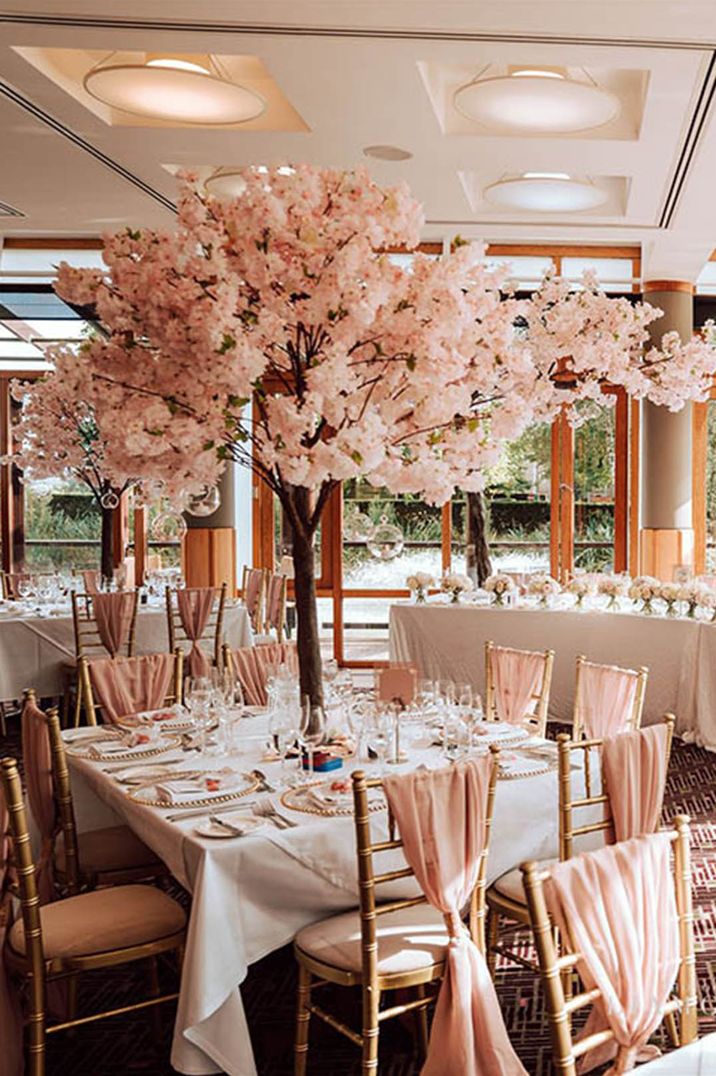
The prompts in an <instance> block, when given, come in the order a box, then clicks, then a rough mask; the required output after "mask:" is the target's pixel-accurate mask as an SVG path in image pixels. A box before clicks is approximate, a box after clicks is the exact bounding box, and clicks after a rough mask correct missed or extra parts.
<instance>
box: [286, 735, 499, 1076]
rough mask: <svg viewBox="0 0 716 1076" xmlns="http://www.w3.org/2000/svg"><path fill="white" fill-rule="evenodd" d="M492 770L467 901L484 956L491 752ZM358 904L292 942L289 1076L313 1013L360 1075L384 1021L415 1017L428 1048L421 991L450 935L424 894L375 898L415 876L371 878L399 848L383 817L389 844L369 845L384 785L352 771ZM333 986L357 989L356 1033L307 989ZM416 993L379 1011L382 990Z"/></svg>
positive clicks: (401, 871)
mask: <svg viewBox="0 0 716 1076" xmlns="http://www.w3.org/2000/svg"><path fill="white" fill-rule="evenodd" d="M491 751H492V753H493V756H494V766H493V768H492V775H491V778H490V785H489V789H488V796H487V810H486V813H485V825H486V836H485V847H484V849H483V851H482V854H481V856H480V866H479V873H478V879H477V883H476V885H475V888H474V890H473V892H472V895H471V899H470V912H469V925H470V934H471V935H472V939H473V941H474V942H475V944H476V945H477V946H478V948H479V949H480V950H481V951H482V952H483V953H484V951H485V933H484V918H485V867H486V863H487V853H488V849H489V843H490V842H489V836H490V827H491V823H492V812H493V808H494V802H495V787H496V784H497V772H498V769H499V750H498V749H497V748H495V747H492V748H491ZM352 780H353V803H354V814H355V832H356V849H357V855H358V882H359V891H360V907H359V909H358V910H357V911H354V912H346V913H345V914H344V915H337V916H333V917H332V918H331V919H328V920H323V921H322V922H320V923H313V924H312V925H311V926H308V927H305V928H304V929H303V930H301V931H299V933H298V934H297V935H296V938H295V941H294V954H295V956H296V960H297V961H298V1006H297V1017H296V1044H295V1065H294V1073H295V1076H305V1072H306V1063H307V1060H308V1031H309V1021H310V1018H311V1016H312V1015H313V1016H317V1017H318V1018H319V1019H321V1020H323V1021H324V1022H325V1023H327V1024H329V1025H330V1026H331V1027H332V1028H333V1029H334V1030H335V1031H339V1032H340V1033H341V1034H342V1035H344V1036H345V1037H346V1038H348V1039H350V1041H351V1042H353V1043H355V1045H356V1046H358V1047H360V1048H361V1050H362V1051H363V1063H362V1072H363V1073H365V1074H368V1073H373V1074H374V1073H376V1072H377V1069H378V1038H379V1033H380V1025H381V1024H382V1023H383V1021H384V1020H388V1019H390V1018H392V1017H395V1016H402V1015H404V1014H406V1013H415V1014H416V1016H418V1017H419V1018H420V1035H421V1040H422V1046H423V1048H426V1046H427V1037H428V1036H427V1030H428V1029H427V1007H428V1006H429V1005H431V1004H432V1002H433V1001H434V1000H435V998H436V996H437V993H436V992H432V993H430V994H428V992H427V991H426V986H428V985H429V984H430V983H435V982H439V980H440V979H441V978H442V976H443V973H444V967H445V950H446V947H447V945H448V944H449V933H448V930H447V927H446V924H445V922H444V919H443V916H442V915H441V914H440V912H438V911H437V909H435V908H433V907H431V905H430V904H429V903H428V901H427V898H426V897H425V896H424V895H422V894H421V895H419V896H415V897H407V898H403V899H393V900H389V899H386V900H383V901H379V900H378V894H377V890H378V888H379V887H380V886H383V885H388V884H390V883H392V882H397V881H399V880H400V879H406V878H410V877H414V872H413V869H412V867H407V866H406V867H401V868H398V869H396V870H389V871H384V872H383V873H382V874H376V873H375V869H374V862H373V857H374V856H375V855H376V854H379V853H382V852H389V851H394V850H395V849H398V848H402V847H403V842H402V840H401V839H400V837H399V836H396V835H395V828H396V827H395V822H394V819H393V818H392V816H391V815H389V832H388V840H384V841H373V840H372V837H371V817H370V815H371V812H370V809H369V804H368V793H369V790H370V789H375V788H382V785H383V782H382V780H381V778H380V777H371V778H369V777H366V775H365V773H363V771H361V770H358V771H356V772H355V773H353V775H352ZM328 983H331V984H334V985H337V986H354V987H360V989H361V993H362V1014H363V1020H362V1029H361V1031H360V1032H358V1031H355V1030H354V1029H353V1028H352V1027H350V1026H349V1025H348V1024H346V1023H344V1022H343V1021H342V1020H340V1019H339V1018H338V1017H336V1016H333V1015H332V1013H329V1012H327V1011H326V1010H325V1009H324V1008H323V1007H322V1006H320V1005H318V1004H316V1002H315V1001H314V1000H313V991H315V990H316V989H318V988H320V987H321V986H325V985H326V984H328ZM405 989H415V990H416V991H417V998H416V999H415V1000H413V1001H406V1002H402V1003H398V1004H395V1005H393V1006H391V1007H390V1008H387V1009H383V1010H381V1009H380V1000H381V995H382V994H383V993H385V991H388V990H405Z"/></svg>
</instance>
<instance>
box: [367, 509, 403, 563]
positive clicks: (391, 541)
mask: <svg viewBox="0 0 716 1076" xmlns="http://www.w3.org/2000/svg"><path fill="white" fill-rule="evenodd" d="M366 545H367V546H368V551H369V552H370V554H371V555H372V556H374V557H375V558H376V559H377V560H393V559H394V558H395V557H399V556H400V554H401V553H402V552H403V546H404V545H405V535H404V534H403V532H402V531H401V529H400V527H396V526H395V524H393V523H389V522H388V517H387V516H381V517H380V523H378V524H377V526H375V527H374V528H373V532H372V534H371V535H370V537H369V538H368V541H367V542H366Z"/></svg>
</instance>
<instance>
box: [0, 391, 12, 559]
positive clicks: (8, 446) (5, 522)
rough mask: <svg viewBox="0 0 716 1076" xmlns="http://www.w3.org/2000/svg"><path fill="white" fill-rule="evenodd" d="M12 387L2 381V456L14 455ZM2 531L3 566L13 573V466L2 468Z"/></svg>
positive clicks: (0, 506)
mask: <svg viewBox="0 0 716 1076" xmlns="http://www.w3.org/2000/svg"><path fill="white" fill-rule="evenodd" d="M10 417H11V416H10V386H9V382H8V380H7V378H3V379H2V380H0V455H3V456H11V455H12V433H11V430H10ZM0 529H1V531H2V566H3V570H4V571H6V572H11V571H13V569H14V567H15V564H14V561H15V558H14V555H13V554H14V550H13V529H14V528H13V496H12V466H11V465H8V466H6V467H0Z"/></svg>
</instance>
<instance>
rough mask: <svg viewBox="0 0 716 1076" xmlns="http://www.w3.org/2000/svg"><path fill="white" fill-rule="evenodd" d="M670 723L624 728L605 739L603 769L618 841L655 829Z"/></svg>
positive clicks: (657, 822) (659, 816) (661, 801)
mask: <svg viewBox="0 0 716 1076" xmlns="http://www.w3.org/2000/svg"><path fill="white" fill-rule="evenodd" d="M668 735H669V733H668V729H667V727H666V725H664V724H660V725H650V726H649V728H646V729H634V730H633V731H632V732H623V733H621V734H620V735H619V736H614V737H612V738H610V739H608V740H605V741H604V745H603V747H602V773H603V774H604V784H605V787H606V791H607V793H608V795H609V806H610V809H611V813H612V818H613V819H614V835H615V839H616V840H617V841H627V840H629V838H630V837H641V836H643V835H644V834H646V833H654V832H655V831H656V829H657V828H658V826H659V819H660V818H661V805H662V803H663V800H664V789H665V787H666V769H667V759H666V746H667V742H668Z"/></svg>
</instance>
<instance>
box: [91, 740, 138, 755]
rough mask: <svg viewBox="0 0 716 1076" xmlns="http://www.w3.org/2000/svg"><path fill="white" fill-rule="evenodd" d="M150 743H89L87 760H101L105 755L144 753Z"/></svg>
mask: <svg viewBox="0 0 716 1076" xmlns="http://www.w3.org/2000/svg"><path fill="white" fill-rule="evenodd" d="M151 746H152V745H151V743H148V742H146V741H145V742H143V743H135V744H133V743H124V742H123V741H122V740H110V741H109V742H108V743H98V744H97V743H91V744H90V745H89V747H88V748H87V752H86V756H87V758H93V759H103V758H105V757H106V756H107V755H125V754H130V755H131V753H132V752H133V751H146V750H147V748H151Z"/></svg>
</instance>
